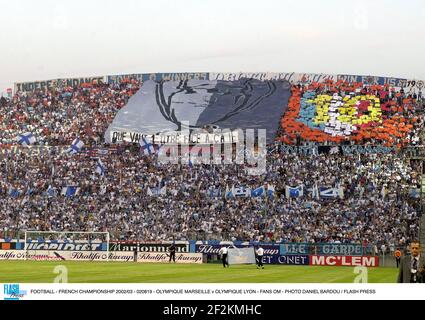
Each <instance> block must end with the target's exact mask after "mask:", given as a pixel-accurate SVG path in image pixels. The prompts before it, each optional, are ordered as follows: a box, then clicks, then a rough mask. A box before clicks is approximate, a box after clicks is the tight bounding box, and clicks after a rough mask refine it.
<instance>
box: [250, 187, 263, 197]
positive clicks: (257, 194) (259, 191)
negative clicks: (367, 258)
mask: <svg viewBox="0 0 425 320" xmlns="http://www.w3.org/2000/svg"><path fill="white" fill-rule="evenodd" d="M265 195H266V189H265V188H264V187H259V188H257V189H254V190H252V192H251V197H253V198H259V197H264V196H265Z"/></svg>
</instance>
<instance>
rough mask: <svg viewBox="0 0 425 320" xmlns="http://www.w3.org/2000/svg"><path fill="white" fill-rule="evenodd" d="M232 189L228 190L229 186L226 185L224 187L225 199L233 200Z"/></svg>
mask: <svg viewBox="0 0 425 320" xmlns="http://www.w3.org/2000/svg"><path fill="white" fill-rule="evenodd" d="M233 189H234V188H232V189H229V186H228V185H227V186H226V193H225V198H226V199H229V198H233V197H234V196H235V195H234V192H233Z"/></svg>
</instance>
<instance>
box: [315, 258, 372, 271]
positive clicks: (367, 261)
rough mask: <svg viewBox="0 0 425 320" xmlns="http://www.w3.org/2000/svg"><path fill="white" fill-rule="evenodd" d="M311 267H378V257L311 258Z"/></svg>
mask: <svg viewBox="0 0 425 320" xmlns="http://www.w3.org/2000/svg"><path fill="white" fill-rule="evenodd" d="M310 265H312V266H337V267H372V268H373V267H378V266H379V258H378V257H365V256H363V257H362V256H356V257H353V256H311V258H310Z"/></svg>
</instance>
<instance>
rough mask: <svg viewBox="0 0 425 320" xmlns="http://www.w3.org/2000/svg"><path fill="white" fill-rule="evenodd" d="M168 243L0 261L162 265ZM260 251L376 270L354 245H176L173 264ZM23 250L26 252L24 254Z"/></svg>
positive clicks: (0, 248)
mask: <svg viewBox="0 0 425 320" xmlns="http://www.w3.org/2000/svg"><path fill="white" fill-rule="evenodd" d="M170 244H171V242H165V243H140V242H111V243H109V252H108V246H107V243H85V242H79V243H38V242H31V243H27V246H26V248H25V246H24V243H23V242H19V243H16V242H7V243H6V242H2V243H0V260H25V259H30V260H57V261H60V260H63V261H67V260H74V261H122V262H132V261H135V260H136V257H135V255H136V254H137V262H145V263H165V262H168V261H169V247H170ZM259 246H261V247H262V248H263V249H264V256H263V258H262V260H263V263H264V264H279V265H300V266H301V265H312V266H366V267H378V266H379V258H378V257H372V256H369V255H368V253H367V250H365V247H364V246H362V245H355V244H306V243H287V244H252V243H249V242H245V243H243V242H241V243H231V242H223V243H220V242H216V243H212V244H209V243H207V242H206V243H203V242H201V241H198V242H194V241H192V242H188V241H179V242H177V243H175V247H176V261H177V263H203V262H206V260H207V259H208V258H210V260H211V259H212V260H214V259H218V255H219V251H220V249H221V248H223V247H227V248H236V249H257V248H258V247H259ZM24 249H26V250H24Z"/></svg>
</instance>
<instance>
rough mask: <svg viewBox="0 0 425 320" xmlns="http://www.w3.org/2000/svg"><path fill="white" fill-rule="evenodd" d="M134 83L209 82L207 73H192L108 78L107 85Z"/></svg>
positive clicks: (143, 74)
mask: <svg viewBox="0 0 425 320" xmlns="http://www.w3.org/2000/svg"><path fill="white" fill-rule="evenodd" d="M131 80H136V81H149V80H151V81H185V80H209V73H206V72H192V73H138V74H124V75H114V76H108V77H107V82H108V84H119V83H123V82H124V83H125V82H131Z"/></svg>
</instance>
